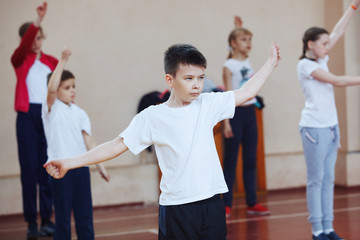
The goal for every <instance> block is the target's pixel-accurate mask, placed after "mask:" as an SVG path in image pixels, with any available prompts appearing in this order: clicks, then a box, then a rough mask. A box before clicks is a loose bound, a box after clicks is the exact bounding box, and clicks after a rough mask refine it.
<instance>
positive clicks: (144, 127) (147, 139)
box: [119, 109, 152, 155]
mask: <svg viewBox="0 0 360 240" xmlns="http://www.w3.org/2000/svg"><path fill="white" fill-rule="evenodd" d="M148 121H149V119H148V118H147V114H146V109H145V110H144V111H142V112H140V113H139V114H137V115H136V116H135V117H134V118H133V120H132V121H131V123H130V125H129V126H128V127H127V128H126V129H125V130H124V131H123V132H122V133H120V135H119V137H121V138H123V139H124V143H125V145H126V146H127V147H128V148H129V150H130V151H131V152H132V153H133V154H135V155H137V154H138V153H140V152H141V151H142V150H144V149H145V148H147V147H149V146H150V145H151V144H152V140H151V129H150V124H149V122H148Z"/></svg>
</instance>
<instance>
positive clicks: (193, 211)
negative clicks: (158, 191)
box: [158, 195, 227, 240]
mask: <svg viewBox="0 0 360 240" xmlns="http://www.w3.org/2000/svg"><path fill="white" fill-rule="evenodd" d="M226 234H227V231H226V220H225V208H224V203H223V202H222V200H221V197H220V195H215V196H213V197H211V198H208V199H205V200H201V201H197V202H192V203H186V204H181V205H172V206H162V205H160V207H159V236H158V239H159V240H226Z"/></svg>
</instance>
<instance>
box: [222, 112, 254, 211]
mask: <svg viewBox="0 0 360 240" xmlns="http://www.w3.org/2000/svg"><path fill="white" fill-rule="evenodd" d="M230 124H231V127H232V131H233V134H234V137H232V138H227V139H225V140H224V145H225V147H224V162H223V168H224V177H225V181H226V184H227V186H228V188H229V192H227V193H225V194H223V201H224V205H225V206H228V207H231V206H232V200H233V186H234V182H235V178H236V176H235V172H236V164H237V158H238V153H239V146H240V144H241V145H242V161H243V182H244V188H245V194H246V204H247V205H248V206H253V205H255V204H256V202H257V199H256V150H257V125H256V114H255V106H254V105H250V106H246V107H237V108H236V109H235V115H234V118H233V119H230Z"/></svg>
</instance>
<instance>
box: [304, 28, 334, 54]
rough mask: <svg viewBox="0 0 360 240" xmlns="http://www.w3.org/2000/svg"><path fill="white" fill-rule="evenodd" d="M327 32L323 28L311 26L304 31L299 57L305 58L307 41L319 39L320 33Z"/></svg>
mask: <svg viewBox="0 0 360 240" xmlns="http://www.w3.org/2000/svg"><path fill="white" fill-rule="evenodd" d="M324 33H325V34H329V32H328V31H327V30H326V29H324V28H319V27H311V28H309V29H308V30H306V31H305V33H304V36H303V39H302V42H303V52H302V55H301V56H300V59H303V58H305V57H306V56H305V53H306V51H307V50H308V42H309V41H312V42H315V41H316V40H318V39H319V37H320V35H321V34H324Z"/></svg>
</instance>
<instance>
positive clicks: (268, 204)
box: [232, 193, 360, 208]
mask: <svg viewBox="0 0 360 240" xmlns="http://www.w3.org/2000/svg"><path fill="white" fill-rule="evenodd" d="M357 197H360V193H353V194H347V195H338V196H335V197H334V200H338V199H344V198H357ZM302 202H305V203H306V196H304V198H297V199H290V200H281V201H269V202H263V203H261V204H264V205H266V206H274V205H283V204H291V203H302ZM244 207H247V205H246V204H239V205H233V207H232V208H244Z"/></svg>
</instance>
